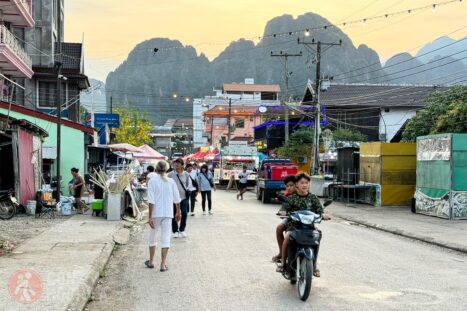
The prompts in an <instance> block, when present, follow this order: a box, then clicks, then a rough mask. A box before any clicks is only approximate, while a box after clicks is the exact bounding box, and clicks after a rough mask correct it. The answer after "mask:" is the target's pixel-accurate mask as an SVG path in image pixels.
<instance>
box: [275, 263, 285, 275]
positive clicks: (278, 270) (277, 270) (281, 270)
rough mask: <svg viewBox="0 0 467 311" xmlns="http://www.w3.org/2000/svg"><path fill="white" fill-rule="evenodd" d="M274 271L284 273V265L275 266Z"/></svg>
mask: <svg viewBox="0 0 467 311" xmlns="http://www.w3.org/2000/svg"><path fill="white" fill-rule="evenodd" d="M276 272H279V273H284V272H285V267H284V266H282V265H280V266H277V269H276Z"/></svg>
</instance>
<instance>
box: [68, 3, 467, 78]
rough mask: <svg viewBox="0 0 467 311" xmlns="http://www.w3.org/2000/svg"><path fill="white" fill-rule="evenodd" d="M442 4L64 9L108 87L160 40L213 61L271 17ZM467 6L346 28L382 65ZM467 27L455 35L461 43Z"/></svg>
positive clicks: (344, 17)
mask: <svg viewBox="0 0 467 311" xmlns="http://www.w3.org/2000/svg"><path fill="white" fill-rule="evenodd" d="M443 1H445V0H197V1H194V0H132V1H128V0H126V1H123V0H70V1H66V4H65V40H66V41H68V42H81V40H82V37H83V33H84V40H85V57H86V74H87V75H88V76H90V77H92V78H97V79H100V80H104V81H105V77H106V76H107V74H108V73H109V72H110V71H112V70H113V69H115V68H116V67H117V66H118V65H119V64H120V63H121V62H122V61H123V60H124V59H126V57H127V55H128V53H129V52H130V51H131V50H132V49H133V47H134V46H135V45H136V44H138V43H139V42H141V41H144V40H146V39H150V38H155V37H163V38H170V39H178V40H180V41H181V42H182V43H183V44H185V45H193V46H194V47H195V48H196V49H197V51H198V53H200V52H203V53H205V54H206V55H207V56H208V57H209V58H210V59H213V58H215V57H216V56H217V55H218V54H219V53H220V52H221V51H222V50H223V49H224V48H225V47H226V46H227V45H228V44H229V42H231V41H234V40H237V39H239V38H242V37H253V36H260V35H262V33H263V30H264V26H265V25H266V23H267V21H268V20H270V19H272V18H273V17H276V16H279V15H283V14H292V15H293V16H295V17H296V16H298V15H301V14H303V13H306V12H314V13H317V14H320V15H321V16H323V17H325V18H327V19H328V20H329V21H331V22H332V23H339V22H343V21H350V20H356V19H363V18H365V17H370V16H375V15H382V14H385V13H391V12H396V11H401V10H404V11H405V10H408V9H410V8H416V7H420V6H424V5H431V4H432V3H438V2H443ZM465 2H467V1H463V2H460V1H459V2H456V3H453V4H450V5H446V6H439V7H437V8H436V11H435V12H433V11H432V10H431V9H430V10H426V11H423V12H421V13H411V14H404V15H403V16H400V17H394V18H388V19H381V20H378V21H369V22H368V23H367V24H366V25H365V26H364V25H363V23H358V24H356V25H353V26H347V27H346V28H344V29H343V30H344V32H346V33H347V35H349V36H350V38H351V39H352V41H353V43H354V44H355V45H356V46H358V44H360V43H365V44H367V45H368V46H369V47H371V48H373V49H375V50H376V51H377V52H378V53H379V55H380V57H381V59H382V60H383V61H384V60H386V59H387V58H389V57H391V56H392V55H394V54H395V53H398V52H403V51H407V50H411V53H412V54H415V53H416V51H417V49H414V48H416V47H418V46H420V45H422V44H425V43H427V42H431V41H433V40H435V39H436V38H438V37H440V36H442V35H445V34H448V33H450V32H452V31H454V30H457V29H459V28H462V27H464V26H467V25H466V21H467V6H466V4H465ZM466 34H467V28H464V29H462V30H461V31H458V32H456V33H454V34H452V35H451V37H452V38H455V39H458V38H461V37H464V36H465V35H466Z"/></svg>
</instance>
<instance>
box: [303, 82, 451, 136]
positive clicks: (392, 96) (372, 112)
mask: <svg viewBox="0 0 467 311" xmlns="http://www.w3.org/2000/svg"><path fill="white" fill-rule="evenodd" d="M446 89H447V88H446V87H439V86H434V85H382V84H333V83H331V84H330V86H329V87H328V88H327V89H326V90H325V91H322V92H321V93H320V103H321V106H322V107H323V115H324V116H326V117H327V121H328V123H329V124H331V126H332V127H333V128H344V129H351V130H357V131H360V132H361V133H363V134H364V135H366V136H367V137H368V140H369V141H384V142H398V141H399V140H400V132H401V129H402V128H403V127H404V126H405V124H406V122H407V121H408V120H409V119H410V118H412V117H413V116H414V115H415V113H416V112H417V110H420V109H421V108H423V107H424V106H425V100H426V98H427V97H428V96H429V95H430V93H432V92H435V91H443V90H446ZM314 94H315V92H314V86H313V85H312V83H311V82H308V85H307V87H306V90H305V95H304V97H303V100H302V103H304V104H310V103H312V102H313V98H314Z"/></svg>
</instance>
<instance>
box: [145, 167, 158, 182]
mask: <svg viewBox="0 0 467 311" xmlns="http://www.w3.org/2000/svg"><path fill="white" fill-rule="evenodd" d="M156 176H157V173H156V172H155V168H154V166H152V165H149V166H148V168H147V172H146V184H148V183H149V180H150V179H151V178H152V177H156Z"/></svg>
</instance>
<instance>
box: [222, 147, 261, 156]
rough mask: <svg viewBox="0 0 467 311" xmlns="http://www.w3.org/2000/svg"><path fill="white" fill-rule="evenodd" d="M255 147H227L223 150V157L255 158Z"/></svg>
mask: <svg viewBox="0 0 467 311" xmlns="http://www.w3.org/2000/svg"><path fill="white" fill-rule="evenodd" d="M256 152H257V150H256V147H250V146H242V145H240V146H227V147H224V149H223V155H225V156H256Z"/></svg>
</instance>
